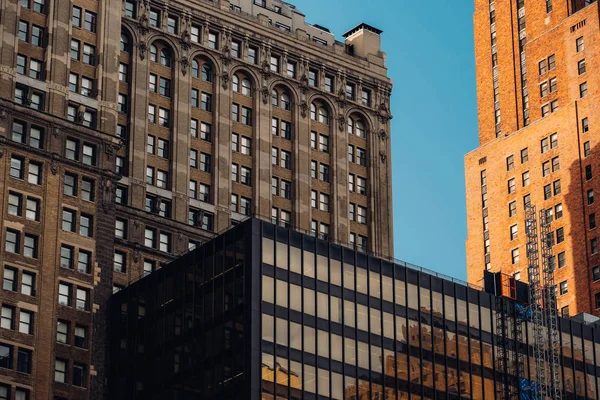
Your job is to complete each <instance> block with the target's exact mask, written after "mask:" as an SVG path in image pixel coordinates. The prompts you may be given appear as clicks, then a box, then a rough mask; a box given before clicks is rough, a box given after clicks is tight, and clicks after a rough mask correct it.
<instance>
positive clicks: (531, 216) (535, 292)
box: [525, 204, 547, 399]
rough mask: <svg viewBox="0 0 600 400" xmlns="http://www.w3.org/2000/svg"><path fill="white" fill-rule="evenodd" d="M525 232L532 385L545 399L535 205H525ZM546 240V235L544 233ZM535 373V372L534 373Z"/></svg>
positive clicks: (533, 391)
mask: <svg viewBox="0 0 600 400" xmlns="http://www.w3.org/2000/svg"><path fill="white" fill-rule="evenodd" d="M525 234H526V236H527V277H528V281H529V282H528V283H529V312H528V313H527V314H528V315H530V318H531V323H532V330H533V360H534V364H535V386H534V385H531V398H532V399H545V388H546V371H545V366H546V351H545V343H546V337H545V336H544V312H543V309H542V306H543V304H542V302H543V291H542V287H541V282H540V265H539V251H538V233H537V218H536V210H535V206H534V205H532V204H527V205H526V206H525ZM542 239H543V240H544V241H545V240H546V239H547V237H546V236H544V235H542ZM532 375H533V374H532Z"/></svg>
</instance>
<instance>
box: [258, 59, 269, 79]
mask: <svg viewBox="0 0 600 400" xmlns="http://www.w3.org/2000/svg"><path fill="white" fill-rule="evenodd" d="M260 73H261V74H262V76H263V78H265V79H269V78H270V77H271V66H270V65H269V63H268V62H267V60H264V61H263V62H262V64H261V65H260Z"/></svg>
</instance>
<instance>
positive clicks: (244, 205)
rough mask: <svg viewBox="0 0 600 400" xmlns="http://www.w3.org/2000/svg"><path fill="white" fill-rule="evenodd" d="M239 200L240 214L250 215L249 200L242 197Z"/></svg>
mask: <svg viewBox="0 0 600 400" xmlns="http://www.w3.org/2000/svg"><path fill="white" fill-rule="evenodd" d="M240 200H241V201H240V213H242V214H244V215H250V212H251V209H250V205H251V201H250V199H247V198H245V197H242V198H241V199H240Z"/></svg>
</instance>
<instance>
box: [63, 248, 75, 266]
mask: <svg viewBox="0 0 600 400" xmlns="http://www.w3.org/2000/svg"><path fill="white" fill-rule="evenodd" d="M74 253H75V251H74V249H73V247H71V246H67V245H65V244H63V245H62V246H61V247H60V266H61V267H62V268H68V269H73V254H74Z"/></svg>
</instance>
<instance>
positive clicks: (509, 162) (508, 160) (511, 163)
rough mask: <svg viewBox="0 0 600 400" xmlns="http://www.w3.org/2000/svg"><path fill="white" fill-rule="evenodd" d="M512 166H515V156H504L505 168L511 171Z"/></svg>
mask: <svg viewBox="0 0 600 400" xmlns="http://www.w3.org/2000/svg"><path fill="white" fill-rule="evenodd" d="M514 168H515V158H514V156H512V155H510V156H508V157H506V170H507V171H512V170H513V169H514Z"/></svg>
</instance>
